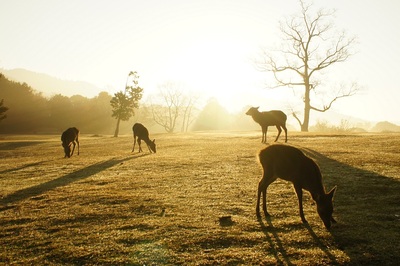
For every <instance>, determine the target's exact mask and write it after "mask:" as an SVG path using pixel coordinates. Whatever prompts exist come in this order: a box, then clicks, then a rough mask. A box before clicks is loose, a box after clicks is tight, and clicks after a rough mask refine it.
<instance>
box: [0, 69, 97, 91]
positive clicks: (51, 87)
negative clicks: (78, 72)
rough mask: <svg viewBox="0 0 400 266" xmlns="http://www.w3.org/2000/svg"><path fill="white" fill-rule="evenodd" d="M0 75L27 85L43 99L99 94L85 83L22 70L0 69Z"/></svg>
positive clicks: (90, 85)
mask: <svg viewBox="0 0 400 266" xmlns="http://www.w3.org/2000/svg"><path fill="white" fill-rule="evenodd" d="M0 73H3V75H4V76H5V77H7V78H8V79H9V80H12V81H15V82H20V83H26V84H28V85H29V86H30V87H32V88H33V89H34V90H35V91H37V92H41V93H42V94H43V96H45V97H51V96H54V95H56V94H62V95H64V96H68V97H71V96H73V95H82V96H85V97H89V98H91V97H94V96H96V95H98V94H99V92H101V89H100V88H99V87H97V86H96V85H94V84H92V83H89V82H86V81H73V80H63V79H59V78H56V77H53V76H50V75H48V74H44V73H38V72H34V71H30V70H27V69H23V68H15V69H3V68H0Z"/></svg>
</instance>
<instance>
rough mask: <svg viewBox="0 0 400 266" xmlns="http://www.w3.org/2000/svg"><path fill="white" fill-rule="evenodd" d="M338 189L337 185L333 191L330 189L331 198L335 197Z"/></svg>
mask: <svg viewBox="0 0 400 266" xmlns="http://www.w3.org/2000/svg"><path fill="white" fill-rule="evenodd" d="M336 189H337V186H335V187H334V188H332V189H331V191H329V193H328V195H329V197H330V198H332V199H333V196H334V195H335V192H336Z"/></svg>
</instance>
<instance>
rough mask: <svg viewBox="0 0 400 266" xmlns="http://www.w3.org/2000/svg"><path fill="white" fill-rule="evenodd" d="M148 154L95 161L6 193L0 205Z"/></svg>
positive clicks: (35, 194)
mask: <svg viewBox="0 0 400 266" xmlns="http://www.w3.org/2000/svg"><path fill="white" fill-rule="evenodd" d="M146 155H148V154H141V155H139V156H135V157H132V156H128V157H126V158H123V159H116V158H113V159H110V160H107V161H104V162H99V163H95V164H92V165H90V166H88V167H85V168H82V169H79V170H77V171H75V172H73V173H70V174H67V175H65V176H62V177H59V178H56V179H54V180H50V181H48V182H45V183H42V184H39V185H36V186H33V187H29V188H25V189H21V190H18V191H16V192H14V193H12V194H10V195H7V196H6V197H4V198H2V199H1V200H0V204H1V205H6V204H10V203H14V202H17V201H20V200H24V199H27V198H30V197H34V196H38V195H40V194H42V193H45V192H47V191H49V190H52V189H55V188H58V187H62V186H66V185H68V184H70V183H73V182H75V181H79V180H82V179H85V178H88V177H89V176H92V175H94V174H97V173H99V172H101V171H104V170H105V169H107V168H110V167H113V166H115V165H117V164H120V163H122V162H124V161H128V160H132V159H136V158H139V157H143V156H146ZM6 209H9V207H2V208H0V211H4V210H6Z"/></svg>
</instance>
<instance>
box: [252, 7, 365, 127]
mask: <svg viewBox="0 0 400 266" xmlns="http://www.w3.org/2000/svg"><path fill="white" fill-rule="evenodd" d="M299 2H300V6H301V12H300V13H299V14H297V15H293V16H290V17H289V18H287V19H286V20H285V21H283V22H281V24H280V32H281V33H282V45H281V46H280V48H278V49H277V50H274V51H272V50H269V51H263V53H262V55H261V57H260V59H258V60H256V62H255V63H256V66H257V67H258V69H259V70H261V71H266V72H272V73H273V77H274V80H275V82H276V84H275V85H274V86H272V87H273V88H278V87H291V88H303V90H304V91H303V93H302V100H303V102H304V114H303V115H304V116H303V121H301V120H300V118H299V117H298V115H297V114H296V112H294V111H293V115H294V117H295V119H296V120H297V121H298V122H299V124H300V127H301V130H302V131H308V126H309V121H310V111H311V110H314V111H318V112H325V111H327V110H329V109H330V108H331V106H332V104H333V103H334V102H335V101H337V100H338V99H341V98H344V97H349V96H353V95H354V94H355V93H356V92H357V91H358V85H357V83H352V84H351V85H349V86H347V87H345V86H344V85H343V86H342V87H340V88H339V89H335V88H334V89H332V90H331V95H329V96H326V97H329V99H328V100H327V101H326V97H325V100H324V101H322V103H319V105H321V106H320V107H318V106H317V105H315V103H314V102H313V103H311V96H312V95H316V94H317V89H322V88H326V87H324V86H322V82H321V76H322V75H323V74H324V72H325V70H326V69H327V68H328V67H330V66H332V65H334V64H336V63H340V62H345V61H346V60H347V59H348V58H349V57H350V56H351V55H353V54H354V51H352V47H353V46H354V44H355V42H356V38H355V37H347V35H346V33H345V32H344V31H343V32H341V33H338V34H337V33H334V32H333V23H332V22H331V21H330V19H331V18H332V17H333V15H334V13H335V11H334V10H333V11H332V10H324V9H321V10H319V11H313V5H312V4H306V3H305V1H303V0H300V1H299ZM318 91H319V90H318ZM324 102H325V103H324Z"/></svg>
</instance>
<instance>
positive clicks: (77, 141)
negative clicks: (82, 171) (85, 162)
mask: <svg viewBox="0 0 400 266" xmlns="http://www.w3.org/2000/svg"><path fill="white" fill-rule="evenodd" d="M76 143H77V144H78V155H79V140H78V138H77V139H76Z"/></svg>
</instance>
